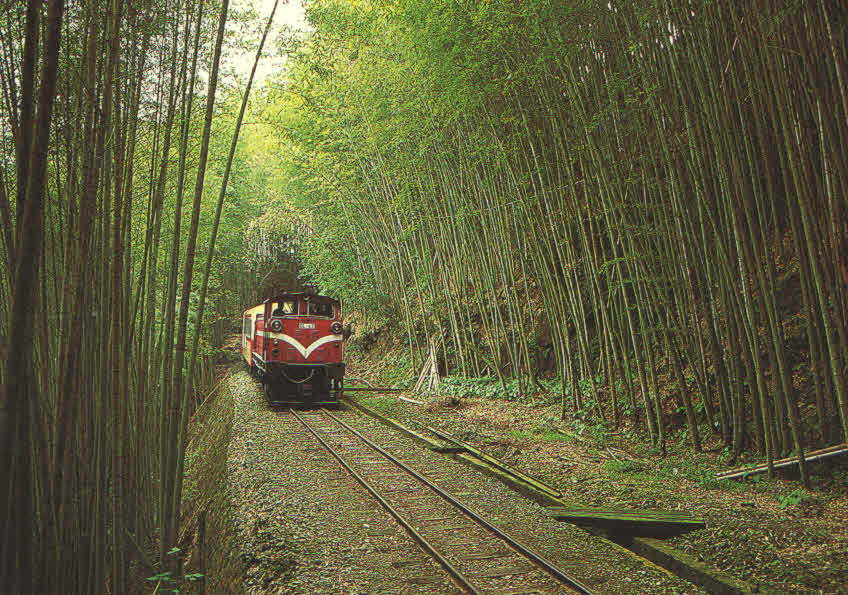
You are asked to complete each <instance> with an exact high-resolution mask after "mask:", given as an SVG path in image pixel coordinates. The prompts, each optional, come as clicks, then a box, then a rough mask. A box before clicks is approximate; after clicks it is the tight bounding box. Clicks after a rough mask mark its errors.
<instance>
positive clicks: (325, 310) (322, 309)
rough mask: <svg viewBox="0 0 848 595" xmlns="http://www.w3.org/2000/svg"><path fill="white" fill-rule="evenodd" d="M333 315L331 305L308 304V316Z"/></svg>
mask: <svg viewBox="0 0 848 595" xmlns="http://www.w3.org/2000/svg"><path fill="white" fill-rule="evenodd" d="M332 315H333V304H322V303H319V302H309V316H326V317H328V318H329V317H331V316H332Z"/></svg>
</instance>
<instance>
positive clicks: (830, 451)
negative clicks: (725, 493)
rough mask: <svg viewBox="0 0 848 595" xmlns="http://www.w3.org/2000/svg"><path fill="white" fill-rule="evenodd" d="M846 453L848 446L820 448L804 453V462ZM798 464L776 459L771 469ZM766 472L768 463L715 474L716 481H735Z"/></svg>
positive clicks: (838, 445) (788, 459) (791, 460)
mask: <svg viewBox="0 0 848 595" xmlns="http://www.w3.org/2000/svg"><path fill="white" fill-rule="evenodd" d="M846 453H848V444H845V443H842V444H834V445H833V446H828V447H827V448H821V449H819V450H811V451H810V452H807V453H804V460H805V461H807V462H809V461H819V460H821V459H826V458H829V457H834V456H837V455H841V454H846ZM797 464H798V457H797V456H796V457H785V458H783V459H777V460H775V461H774V463H773V465H772V466H773V467H774V468H775V469H783V468H785V467H791V466H793V465H797ZM767 471H768V463H762V464H760V465H754V466H753V467H737V468H736V469H730V470H728V471H722V472H721V473H716V476H715V477H716V479H736V478H740V477H741V478H744V477H747V476H749V475H756V474H758V473H766V472H767Z"/></svg>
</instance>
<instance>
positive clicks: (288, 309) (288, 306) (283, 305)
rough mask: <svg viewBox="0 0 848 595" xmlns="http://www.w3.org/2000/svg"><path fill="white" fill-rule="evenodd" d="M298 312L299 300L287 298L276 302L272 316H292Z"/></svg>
mask: <svg viewBox="0 0 848 595" xmlns="http://www.w3.org/2000/svg"><path fill="white" fill-rule="evenodd" d="M294 314H297V302H296V301H294V300H285V301H282V302H279V303H277V304H274V311H273V312H271V316H292V315H294Z"/></svg>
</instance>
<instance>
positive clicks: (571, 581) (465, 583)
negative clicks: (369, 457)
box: [292, 410, 593, 594]
mask: <svg viewBox="0 0 848 595" xmlns="http://www.w3.org/2000/svg"><path fill="white" fill-rule="evenodd" d="M292 413H293V414H294V416H295V417H296V418H297V419H298V420H299V421H300V423H301V424H303V426H304V427H305V428H306V429H307V430H308V431H309V432H310V433H311V434H312V435H313V436H315V437H316V438H317V439H318V440H319V441H320V442H321V444H323V445H324V447H325V448H327V450H328V451H330V453H332V455H333V456H334V457H335V458H336V459H337V460H338V461H339V462H340V463H341V464H342V465H343V466H344V468H345V469H346V470H347V471H348V472H349V473H350V474H351V475H352V476H353V477H354V478H355V479H356V480H357V481H358V482H359V483H360V484H361V485H362V486H363V487H365V489H367V490H368V491H369V492H370V493H371V494H372V495H374V497H375V498H377V500H378V501H380V503H381V504H382V505H383V506H384V507H385V508H386V510H388V512H389V513H390V514H391V515H392V516H393V517H395V519H397V520H398V522H399V523H400V524H401V525H402V526H403V527H404V529H405V530H406V531H407V532H408V533H410V535H411V536H412V537H413V539H415V540H416V541H417V542H418V543H419V544H421V545H422V547H423V548H424V549H425V550H426V551H427V552H428V553H430V554H431V555H432V556H433V557H434V558H435V559H436V560H437V561H438V562H439V564H440V565H441V566H442V567H443V568H445V570H446V571H447V572H448V573H449V574H450V575H451V576H453V577H454V579H456V580H457V582H458V583H459V584H460V586H462V587H463V588H464V589H467V590H468V592H469V593H479V590H478V589H476V588H475V587H474V586H473V585H472V584H471V582H470V581H469V579H467V578H466V577H464V576H462V574H461V573H460V572H459V571H458V570H456V569H455V568H454V567H453V566H451V565H450V562H449V561H448V560H447V559H445V558H444V556H442V555H441V554H439V553H438V552H436V551H435V548H434V547H433V546H432V545H431V544H429V543H428V542H427V541H426V539H424V537H423V536H421V535H420V534H419V533H418V532H417V531H415V529H414V528H413V527H412V526H411V525H410V523H409V522H408V521H406V519H403V518H402V516H401V515H400V514H399V513H398V512H397V511H396V510H394V509H393V508H392V507H391V505H390V504H389V503H388V502H386V500H385V499H384V498H383V497H382V496H381V495H380V494H378V493H377V490H376V489H374V488H373V487H372V486H371V485H369V484H368V482H367V481H366V480H365V479H364V478H363V477H362V476H361V475H359V474H358V473H356V471H355V470H354V469H353V468H352V467H351V465H349V464H348V463H347V462H346V461H345V460H344V459H343V457H342V456H341V455H340V454H338V453H337V452H336V451H335V450H334V449H333V448H332V447H331V446H330V445H329V444H327V442H326V441H325V440H323V439H322V438H321V437H320V436H319V435H318V433H317V432H316V431H315V430H314V429H312V428H311V427H310V426H309V425H308V424H307V423H306V421H305V420H304V419H303V418H302V417H301V416H299V415H297V414H296V413H295V412H294V411H292ZM320 413H322V414H323V415H326V416H327V417H329V418H331V419H333V420H334V421H335V422H336V423H337V424H339V425H340V426H342V427H343V428H345V429H346V430H347V431H348V432H350V433H352V434H354V435H355V436H357V437H358V438H359V439H360V440H361V441H362V442H363V443H365V444H366V445H368V447H369V448H370V449H372V450H373V451H375V452H378V453H379V454H380V455H382V456H383V457H385V458H386V459H387V460H389V461H391V462H392V463H393V464H394V465H396V466H397V467H399V468H400V469H402V470H403V471H404V472H406V473H407V474H409V475H411V476H412V477H414V478H415V479H416V480H418V481H419V482H420V483H421V484H423V485H425V486H426V487H427V488H429V489H430V490H431V491H433V492H434V493H436V494H437V495H438V496H439V497H441V498H442V499H443V500H445V501H446V502H448V503H449V504H450V505H451V506H453V507H454V508H455V509H457V510H458V511H460V512H461V513H462V514H463V515H464V516H466V517H467V518H469V519H471V520H472V521H474V522H475V523H477V524H478V525H479V526H480V527H482V528H483V529H485V530H486V531H488V532H489V533H491V534H492V535H494V536H496V537H497V538H499V539H500V540H502V541H503V542H505V543H506V544H507V545H508V546H509V547H510V548H512V549H513V550H514V551H516V552H517V553H519V554H521V555H522V556H524V557H525V558H527V559H528V560H530V561H531V562H532V563H533V564H534V565H535V566H537V567H538V568H540V569H542V570H544V571H545V572H547V573H548V574H549V575H551V576H552V577H554V578H556V579H557V580H558V581H560V582H561V583H563V584H565V585H568V586H569V587H571V588H573V589H575V590H577V591H578V592H580V593H587V594H591V593H593V591H592V590H591V589H589V587H587V586H586V585H584V584H583V583H581V582H580V581H579V580H578V579H577V578H575V577H573V576H571V575H569V574H568V573H567V572H566V571H564V570H563V569H561V568H559V567H558V566H556V565H555V564H553V563H552V562H550V561H548V560H546V559H545V558H544V557H543V556H541V555H540V554H538V553H537V552H535V551H533V550H532V549H530V548H528V547H527V546H525V545H522V544H521V543H518V542H517V541H515V540H514V539H513V538H512V537H510V536H509V535H507V534H506V533H504V532H503V531H501V530H500V529H498V528H497V527H495V526H494V525H492V524H491V523H489V522H488V521H487V520H486V519H485V518H483V517H482V516H480V515H479V514H477V513H476V512H474V511H473V510H471V509H470V508H468V507H467V506H465V505H464V504H463V503H461V502H460V501H458V500H457V499H456V498H454V497H453V496H452V495H451V494H449V493H448V492H446V491H444V490H442V489H441V488H440V487H439V486H437V485H436V484H434V483H433V482H431V481H430V480H429V479H427V478H426V477H424V476H423V475H421V474H420V473H418V472H417V471H415V470H414V469H412V468H411V467H409V466H408V465H406V464H405V463H403V462H402V461H400V460H399V459H397V458H396V457H395V456H394V455H392V454H391V453H389V452H387V451H386V450H384V449H383V448H381V447H380V446H379V445H377V444H375V443H374V442H373V441H371V440H369V439H368V438H366V437H365V436H363V435H362V433H360V432H359V431H358V430H356V429H355V428H353V427H351V426H350V425H349V424H347V423H346V422H345V421H343V420H341V419H340V418H338V417H337V416H335V415H333V414H332V413H330V412H329V411H326V410H320Z"/></svg>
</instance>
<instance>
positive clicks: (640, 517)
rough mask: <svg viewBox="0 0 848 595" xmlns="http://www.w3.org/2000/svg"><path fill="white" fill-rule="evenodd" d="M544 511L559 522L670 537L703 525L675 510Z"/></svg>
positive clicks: (589, 509) (565, 507) (624, 532)
mask: <svg viewBox="0 0 848 595" xmlns="http://www.w3.org/2000/svg"><path fill="white" fill-rule="evenodd" d="M548 511H549V513H550V514H551V516H553V517H554V518H555V519H557V520H559V521H567V522H569V523H574V524H576V525H588V526H591V527H596V528H599V529H604V530H606V531H609V532H611V533H616V534H625V535H639V536H651V535H652V536H671V535H680V534H681V533H686V532H687V531H693V530H695V529H703V528H704V527H705V524H704V520H703V519H702V518H700V517H696V516H693V515H692V514H690V513H688V512H685V511H677V510H628V509H616V508H588V507H571V506H552V507H550V508H548Z"/></svg>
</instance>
